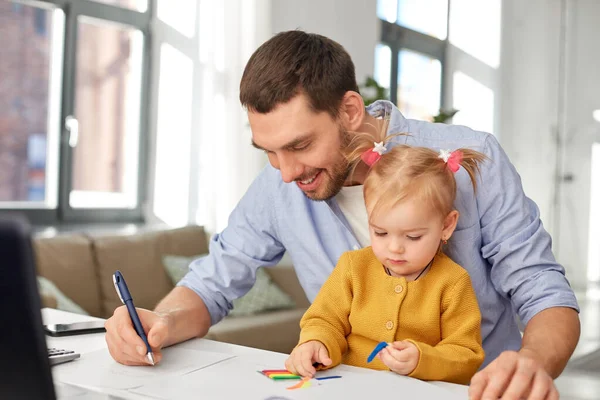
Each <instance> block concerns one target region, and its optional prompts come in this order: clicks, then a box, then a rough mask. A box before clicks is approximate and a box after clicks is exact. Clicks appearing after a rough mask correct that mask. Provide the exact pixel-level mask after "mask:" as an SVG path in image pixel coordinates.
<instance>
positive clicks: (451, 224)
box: [442, 210, 459, 240]
mask: <svg viewBox="0 0 600 400" xmlns="http://www.w3.org/2000/svg"><path fill="white" fill-rule="evenodd" d="M458 216H459V213H458V211H456V210H452V211H450V212H449V213H448V215H446V218H444V229H443V230H442V240H448V239H450V236H452V234H453V233H454V230H455V229H456V224H457V223H458Z"/></svg>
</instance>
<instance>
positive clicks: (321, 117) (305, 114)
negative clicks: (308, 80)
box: [248, 94, 349, 200]
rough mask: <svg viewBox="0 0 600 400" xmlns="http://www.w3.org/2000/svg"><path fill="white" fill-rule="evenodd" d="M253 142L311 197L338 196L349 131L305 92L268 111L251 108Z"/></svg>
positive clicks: (285, 177) (345, 172)
mask: <svg viewBox="0 0 600 400" xmlns="http://www.w3.org/2000/svg"><path fill="white" fill-rule="evenodd" d="M248 120H249V122H250V127H251V128H252V143H253V145H254V146H255V147H257V148H259V149H261V150H264V151H265V152H266V153H267V155H268V157H269V162H270V163H271V165H272V166H273V167H274V168H277V169H278V170H280V171H281V177H282V178H283V180H284V181H285V182H287V183H291V182H295V183H296V185H298V187H299V188H300V189H301V190H302V191H303V192H304V194H305V195H306V196H307V197H308V198H310V199H312V200H326V199H328V198H331V197H333V196H335V195H336V194H337V193H338V192H339V191H340V189H341V188H342V186H343V185H344V182H345V180H346V178H347V176H348V171H349V166H348V162H347V161H346V160H345V158H344V157H343V155H342V153H341V151H340V150H341V148H342V147H343V146H345V145H347V142H348V134H347V133H346V132H345V131H344V129H343V127H341V126H340V124H339V123H338V122H337V121H335V120H334V119H333V118H332V117H331V116H330V115H329V114H328V113H326V112H317V113H316V112H314V111H313V110H312V109H311V108H310V106H309V104H308V101H307V99H306V97H305V96H304V95H302V94H301V95H298V96H296V97H294V98H293V99H292V100H290V101H289V102H287V103H285V104H280V105H278V106H277V107H276V108H275V109H274V110H273V111H271V112H269V113H267V114H260V113H256V112H248Z"/></svg>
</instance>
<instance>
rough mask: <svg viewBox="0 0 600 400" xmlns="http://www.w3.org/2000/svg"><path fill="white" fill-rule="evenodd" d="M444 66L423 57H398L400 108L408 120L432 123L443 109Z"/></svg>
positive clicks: (404, 54)
mask: <svg viewBox="0 0 600 400" xmlns="http://www.w3.org/2000/svg"><path fill="white" fill-rule="evenodd" d="M441 88H442V64H441V63H440V61H439V60H436V59H433V58H431V57H428V56H426V55H423V54H421V53H416V52H414V51H410V50H400V52H399V53H398V108H400V111H402V113H403V114H404V116H405V117H407V118H414V119H425V120H431V118H432V117H433V116H434V115H437V114H438V112H439V109H440V101H441Z"/></svg>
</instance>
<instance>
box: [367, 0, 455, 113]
mask: <svg viewBox="0 0 600 400" xmlns="http://www.w3.org/2000/svg"><path fill="white" fill-rule="evenodd" d="M377 14H378V16H379V18H380V19H381V25H382V29H381V43H380V44H379V45H378V47H377V49H376V59H375V65H376V70H375V74H376V76H375V79H376V80H377V81H378V83H379V84H380V85H381V86H383V87H386V88H389V89H390V100H391V101H392V102H394V103H396V104H397V105H398V107H399V108H400V110H401V111H403V113H404V114H405V116H407V117H410V118H418V119H432V118H433V117H434V116H435V115H437V114H438V112H439V110H440V108H441V107H442V105H443V104H442V100H443V88H444V87H443V74H444V70H445V60H446V43H447V40H446V39H447V36H448V0H379V1H378V4H377ZM388 49H389V52H388ZM386 61H388V62H389V69H387V68H385V67H384V65H383V63H385V62H386ZM387 71H389V74H388V73H387ZM385 80H387V82H385Z"/></svg>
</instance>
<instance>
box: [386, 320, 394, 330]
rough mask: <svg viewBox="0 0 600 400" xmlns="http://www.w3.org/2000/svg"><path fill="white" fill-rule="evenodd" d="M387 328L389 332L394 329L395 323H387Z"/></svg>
mask: <svg viewBox="0 0 600 400" xmlns="http://www.w3.org/2000/svg"><path fill="white" fill-rule="evenodd" d="M385 327H386V328H387V330H388V331H389V330H391V329H392V328H393V327H394V323H393V322H392V321H388V322H386V323H385Z"/></svg>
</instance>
